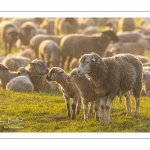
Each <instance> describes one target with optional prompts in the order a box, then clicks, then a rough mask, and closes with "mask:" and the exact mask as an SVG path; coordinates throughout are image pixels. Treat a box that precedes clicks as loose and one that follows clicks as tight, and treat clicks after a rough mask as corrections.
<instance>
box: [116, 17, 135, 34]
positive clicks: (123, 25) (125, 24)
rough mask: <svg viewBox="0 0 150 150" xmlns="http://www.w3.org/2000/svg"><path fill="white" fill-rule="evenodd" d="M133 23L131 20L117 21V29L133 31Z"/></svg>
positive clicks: (121, 19)
mask: <svg viewBox="0 0 150 150" xmlns="http://www.w3.org/2000/svg"><path fill="white" fill-rule="evenodd" d="M135 27H136V25H135V21H134V19H133V18H120V19H119V28H120V30H122V31H123V32H124V31H133V30H134V29H135Z"/></svg>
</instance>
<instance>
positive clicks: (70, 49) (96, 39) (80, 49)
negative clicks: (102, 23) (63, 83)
mask: <svg viewBox="0 0 150 150" xmlns="http://www.w3.org/2000/svg"><path fill="white" fill-rule="evenodd" d="M117 40H118V37H117V36H116V34H115V33H114V32H113V31H104V32H102V33H101V34H96V35H81V34H70V35H67V36H65V37H64V38H63V39H62V40H61V43H60V46H61V54H62V68H64V62H65V60H66V59H67V56H69V60H68V63H67V70H69V65H70V62H71V60H72V59H73V58H74V57H75V58H77V59H79V58H80V57H81V55H83V54H85V53H90V52H96V53H98V54H99V55H100V56H103V55H104V52H105V49H106V48H107V46H108V44H109V43H110V42H111V41H117Z"/></svg>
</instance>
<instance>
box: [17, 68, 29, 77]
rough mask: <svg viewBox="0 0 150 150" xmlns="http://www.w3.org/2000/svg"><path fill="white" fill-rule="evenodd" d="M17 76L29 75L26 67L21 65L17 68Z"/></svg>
mask: <svg viewBox="0 0 150 150" xmlns="http://www.w3.org/2000/svg"><path fill="white" fill-rule="evenodd" d="M17 76H29V72H28V71H27V70H26V69H25V68H24V67H20V68H18V70H17Z"/></svg>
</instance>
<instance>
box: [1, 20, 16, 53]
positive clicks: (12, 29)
mask: <svg viewBox="0 0 150 150" xmlns="http://www.w3.org/2000/svg"><path fill="white" fill-rule="evenodd" d="M17 37H18V32H17V28H16V26H15V25H14V23H13V22H12V21H9V20H8V21H3V22H1V23H0V42H2V43H4V44H5V55H7V54H9V53H11V49H12V46H13V44H14V43H15V42H16V41H17Z"/></svg>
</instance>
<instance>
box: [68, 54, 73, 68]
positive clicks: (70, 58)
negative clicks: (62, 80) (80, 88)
mask: <svg viewBox="0 0 150 150" xmlns="http://www.w3.org/2000/svg"><path fill="white" fill-rule="evenodd" d="M72 58H73V57H72V56H69V59H68V63H67V70H69V66H70V63H71V60H72Z"/></svg>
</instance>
